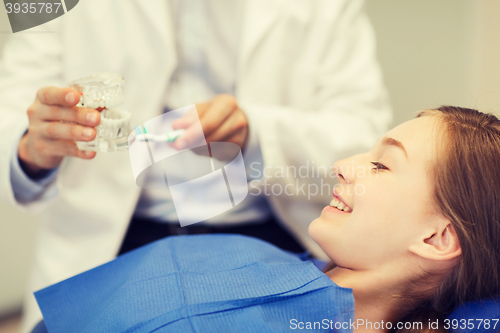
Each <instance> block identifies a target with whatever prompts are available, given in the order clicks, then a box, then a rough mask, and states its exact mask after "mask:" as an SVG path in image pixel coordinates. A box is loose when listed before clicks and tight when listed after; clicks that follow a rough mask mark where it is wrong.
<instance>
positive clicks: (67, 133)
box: [17, 87, 101, 177]
mask: <svg viewBox="0 0 500 333" xmlns="http://www.w3.org/2000/svg"><path fill="white" fill-rule="evenodd" d="M79 100H80V93H79V92H78V91H76V90H75V89H72V88H57V87H45V88H42V89H40V90H39V91H38V93H37V96H36V99H35V102H34V103H33V104H32V105H31V106H30V107H29V108H28V118H29V127H28V131H27V132H26V134H25V135H24V136H23V137H22V139H21V141H20V143H19V147H18V151H17V154H18V156H19V160H20V162H21V166H22V167H23V169H24V171H25V172H26V173H27V174H28V175H29V176H32V177H36V176H37V175H38V174H40V173H43V172H44V171H45V170H50V169H54V168H55V167H57V166H58V165H59V164H60V163H61V160H62V159H63V157H64V156H76V157H80V158H83V159H91V158H93V157H94V156H95V154H96V153H95V152H84V151H80V150H78V148H77V147H76V143H75V141H92V140H93V139H94V138H95V136H96V130H95V128H94V127H95V126H97V125H98V124H99V122H100V121H101V116H100V114H99V111H97V110H94V109H88V108H79V107H76V106H75V105H76V104H78V101H79Z"/></svg>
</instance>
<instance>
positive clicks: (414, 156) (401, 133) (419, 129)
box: [385, 116, 443, 164]
mask: <svg viewBox="0 0 500 333" xmlns="http://www.w3.org/2000/svg"><path fill="white" fill-rule="evenodd" d="M441 134H442V123H441V122H440V120H439V117H437V116H423V117H419V118H415V119H412V120H409V121H407V122H404V123H402V124H400V125H398V126H397V127H395V128H393V129H392V130H390V131H389V132H387V134H386V135H385V137H390V138H393V139H395V140H398V141H399V142H401V143H402V145H403V146H404V149H405V150H406V152H407V156H408V161H410V162H412V163H418V162H422V163H425V164H427V163H429V162H432V161H435V159H436V158H438V156H439V154H438V150H439V148H440V147H441V146H442V145H441V144H442V143H443V136H442V135H441Z"/></svg>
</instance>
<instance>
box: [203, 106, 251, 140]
mask: <svg viewBox="0 0 500 333" xmlns="http://www.w3.org/2000/svg"><path fill="white" fill-rule="evenodd" d="M247 127H248V122H247V119H246V117H245V115H244V114H243V113H242V112H234V113H232V114H231V115H230V116H229V117H228V118H227V119H226V120H225V121H224V122H223V123H222V124H221V125H220V126H219V128H218V129H217V130H216V131H213V132H212V133H211V134H210V135H208V136H206V137H205V138H206V140H207V142H221V141H226V142H229V141H228V140H229V139H230V138H231V139H234V138H238V137H239V136H246V131H247Z"/></svg>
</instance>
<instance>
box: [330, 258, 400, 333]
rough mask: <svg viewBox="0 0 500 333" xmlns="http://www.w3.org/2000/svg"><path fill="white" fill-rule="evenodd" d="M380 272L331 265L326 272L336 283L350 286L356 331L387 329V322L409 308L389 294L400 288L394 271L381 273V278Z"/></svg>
mask: <svg viewBox="0 0 500 333" xmlns="http://www.w3.org/2000/svg"><path fill="white" fill-rule="evenodd" d="M380 274H382V273H381V272H376V271H368V270H367V271H353V270H350V269H347V268H342V267H335V268H334V269H332V270H330V271H328V272H327V273H326V275H327V276H328V277H329V278H330V279H332V281H333V282H335V283H336V284H337V285H339V286H341V287H345V288H351V289H353V295H354V300H355V318H354V321H355V322H356V324H357V325H356V328H355V331H356V332H388V331H389V329H388V328H387V322H392V321H394V320H395V319H396V318H399V317H400V316H401V315H402V314H403V313H404V312H405V311H408V310H409V309H405V308H406V307H405V306H404V304H403V302H402V300H400V299H398V298H395V297H394V296H393V295H396V294H399V293H401V291H402V288H401V287H400V283H398V280H399V278H398V276H397V274H393V275H392V276H389V277H388V276H384V277H385V278H384V279H382V278H381V276H380ZM374 281H377V283H376V284H375V283H374ZM381 281H383V282H382V283H381Z"/></svg>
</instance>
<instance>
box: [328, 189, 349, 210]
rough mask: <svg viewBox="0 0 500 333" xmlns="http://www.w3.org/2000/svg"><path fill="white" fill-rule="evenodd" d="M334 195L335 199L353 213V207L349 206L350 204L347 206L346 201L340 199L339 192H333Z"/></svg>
mask: <svg viewBox="0 0 500 333" xmlns="http://www.w3.org/2000/svg"><path fill="white" fill-rule="evenodd" d="M332 194H333V197H334V198H335V199H337V200H338V201H340V202H342V203H343V204H344V205H345V206H346V207H349V209H350V210H351V211H352V207H351V206H349V205H348V204H346V203H345V201H344V200H342V198H341V197H340V195H339V194H338V193H337V192H335V189H334V190H333V193H332Z"/></svg>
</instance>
